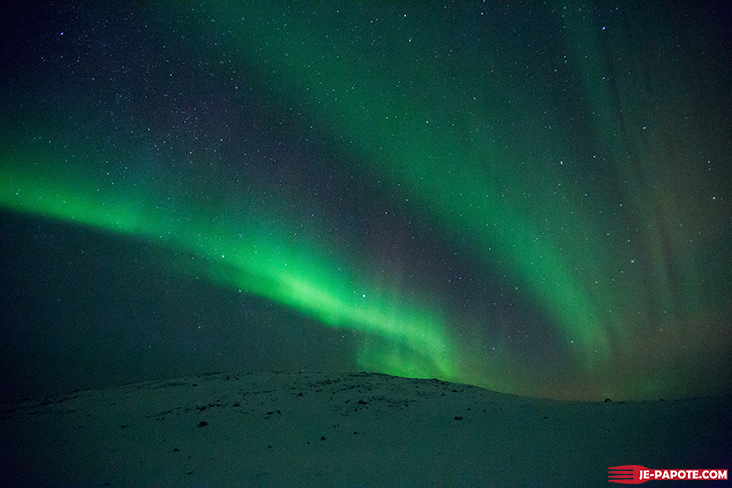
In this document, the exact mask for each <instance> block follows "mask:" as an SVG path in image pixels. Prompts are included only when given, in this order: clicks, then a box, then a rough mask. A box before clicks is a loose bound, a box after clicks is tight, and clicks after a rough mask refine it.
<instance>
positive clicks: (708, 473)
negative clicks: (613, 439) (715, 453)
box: [607, 464, 728, 485]
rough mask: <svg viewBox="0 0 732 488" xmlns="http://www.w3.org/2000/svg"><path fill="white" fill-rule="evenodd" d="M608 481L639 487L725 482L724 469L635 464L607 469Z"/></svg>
mask: <svg viewBox="0 0 732 488" xmlns="http://www.w3.org/2000/svg"><path fill="white" fill-rule="evenodd" d="M607 477H608V481H610V482H612V483H623V484H626V485H639V484H641V483H645V482H646V481H650V480H700V481H704V480H726V479H728V478H727V470H726V469H649V468H646V467H644V466H638V465H637V464H628V465H626V466H613V467H610V468H608V475H607Z"/></svg>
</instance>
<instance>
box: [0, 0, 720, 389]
mask: <svg viewBox="0 0 732 488" xmlns="http://www.w3.org/2000/svg"><path fill="white" fill-rule="evenodd" d="M239 3H241V5H240V4H239ZM547 3H548V5H542V4H540V3H539V2H517V3H513V2H486V3H477V2H476V3H472V2H471V3H469V4H468V2H466V3H462V2H460V3H444V4H442V3H436V2H413V3H409V2H364V3H361V2H344V3H337V2H336V3H331V4H328V5H325V4H321V3H319V2H318V3H315V4H313V3H310V2H303V3H297V4H295V3H286V2H259V1H255V2H230V3H229V2H211V3H202V4H201V3H194V2H181V3H172V4H169V3H155V2H150V3H149V4H148V3H147V2H140V3H134V4H132V5H127V6H121V5H118V4H117V2H113V3H112V4H111V5H96V4H94V5H91V4H83V3H79V4H73V3H72V4H65V5H41V4H38V3H29V4H28V5H25V6H22V5H8V4H4V6H3V7H2V9H3V12H1V13H0V18H2V20H1V21H0V22H2V29H1V31H0V32H2V34H1V35H2V39H3V42H2V48H1V49H2V58H1V59H0V62H1V63H2V72H3V75H2V76H1V77H0V83H2V97H0V124H1V127H2V131H1V132H0V137H2V142H1V143H0V245H1V246H2V249H3V253H2V254H3V255H2V258H0V266H1V267H0V273H2V283H1V284H0V286H1V288H0V293H1V295H0V314H1V315H0V317H2V319H1V322H2V323H1V324H0V348H2V350H1V351H0V356H1V357H2V359H0V367H1V368H2V370H3V371H4V373H3V375H2V384H0V386H1V387H3V390H4V391H5V392H6V394H7V395H23V394H32V393H38V392H44V391H51V390H53V389H54V388H55V389H64V388H83V387H91V386H103V385H106V384H112V383H118V382H125V381H141V380H145V379H158V378H164V377H168V376H175V375H183V374H195V373H200V372H202V371H211V370H227V369H235V370H260V369H266V370H288V371H298V370H301V369H304V370H319V371H360V370H368V371H377V372H381V373H388V374H393V375H403V376H412V377H427V378H432V377H437V378H440V379H443V380H449V381H457V382H462V383H469V384H474V385H478V386H481V387H485V388H490V389H494V390H498V391H502V392H508V393H514V394H521V395H532V396H541V397H551V398H565V399H603V398H605V397H611V398H613V399H621V398H622V399H656V398H659V397H667V398H669V397H682V396H691V395H699V394H707V393H718V392H729V391H730V389H731V387H732V327H731V326H732V299H730V297H731V296H732V293H731V292H732V190H730V188H732V171H731V169H732V117H731V114H730V111H731V109H730V107H732V95H731V94H730V90H729V87H730V86H731V85H732V77H731V76H730V75H731V73H732V70H731V67H730V59H732V32H731V27H730V26H732V7H730V5H729V4H728V3H726V2H722V1H718V2H713V1H712V2H699V3H697V2H660V1H658V2H654V1H651V2H623V3H620V2H602V4H601V5H595V4H586V3H584V2H547Z"/></svg>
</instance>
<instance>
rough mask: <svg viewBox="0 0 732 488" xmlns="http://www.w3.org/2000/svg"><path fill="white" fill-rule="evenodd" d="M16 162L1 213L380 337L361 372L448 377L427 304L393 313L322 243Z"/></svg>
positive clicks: (42, 162)
mask: <svg viewBox="0 0 732 488" xmlns="http://www.w3.org/2000/svg"><path fill="white" fill-rule="evenodd" d="M24 161H26V162H28V163H25V162H24V163H21V162H19V161H17V160H16V161H13V162H11V164H8V163H9V161H7V160H6V161H5V164H3V165H2V169H1V171H0V206H2V207H3V208H5V209H9V210H13V211H17V212H22V213H25V214H30V215H36V216H42V217H45V218H48V219H53V220H58V221H62V222H68V223H73V224H75V225H81V226H87V227H92V228H96V229H100V230H103V231H106V232H111V233H115V234H120V235H125V236H129V237H131V238H135V239H142V240H144V241H147V242H150V243H152V244H155V245H157V246H161V247H165V248H168V249H170V250H173V251H183V252H186V253H190V254H191V255H193V256H194V257H195V258H196V259H198V260H199V262H203V263H204V265H205V266H204V269H205V270H206V272H207V273H208V278H209V280H210V281H211V282H213V283H218V284H220V285H227V286H230V287H233V288H235V289H239V290H242V291H245V292H247V293H251V294H255V295H258V296H261V297H264V298H267V299H269V300H272V301H274V302H276V303H279V304H282V305H284V306H287V307H290V308H292V309H294V310H297V311H298V312H300V313H302V314H303V315H306V316H309V317H312V318H314V319H316V320H318V321H320V322H322V323H323V324H325V325H328V326H331V327H345V328H352V329H354V330H358V331H361V332H364V333H366V335H367V337H368V336H377V337H379V338H380V339H378V340H374V339H372V340H369V341H368V346H367V347H365V348H363V349H362V350H361V352H360V360H361V362H362V363H363V364H364V365H366V364H368V365H371V366H373V367H375V368H376V367H379V365H382V366H383V364H382V360H381V359H380V358H381V357H389V358H391V359H390V364H391V366H390V367H388V368H387V370H388V371H391V372H395V371H399V372H402V373H409V375H411V376H424V377H441V378H446V379H450V378H452V379H454V378H456V377H457V374H456V372H455V371H454V367H453V364H454V362H455V361H454V358H455V355H456V354H457V352H458V351H456V350H455V349H454V346H453V345H452V343H451V341H450V338H449V336H448V335H447V334H446V332H445V330H444V320H443V319H442V318H441V316H440V313H439V312H438V311H437V310H435V308H434V307H430V306H427V305H426V303H420V301H419V300H414V301H413V303H412V304H411V305H401V306H399V307H395V306H394V304H395V303H396V302H397V301H396V300H395V299H394V297H391V296H389V293H387V292H384V291H380V290H377V289H374V288H370V287H369V285H368V284H364V283H360V282H359V281H360V280H358V279H357V278H356V277H355V276H352V275H350V274H349V273H347V272H345V271H341V270H345V269H346V268H345V266H344V265H343V264H342V263H341V264H338V263H337V262H336V260H335V259H333V258H325V257H324V256H326V255H332V254H333V253H328V250H327V249H326V248H325V247H324V245H323V244H321V243H314V241H308V240H307V238H301V239H299V240H297V241H293V239H292V238H290V239H289V240H288V239H287V238H285V237H284V234H285V232H286V230H283V229H279V230H277V231H276V232H261V229H263V228H266V227H265V223H266V222H267V221H268V220H269V219H271V218H272V216H264V215H258V216H255V215H253V214H252V213H250V212H247V211H246V209H245V208H241V209H239V210H238V211H237V212H231V214H230V215H227V216H225V217H224V218H219V219H213V218H210V217H211V216H209V217H207V216H206V211H205V210H204V209H202V208H196V207H195V206H194V205H192V204H190V203H188V205H183V207H188V211H187V212H186V215H189V216H193V217H192V218H177V217H176V216H175V214H173V213H171V210H172V209H165V208H161V207H160V206H159V205H158V204H159V203H160V202H158V201H156V200H155V195H154V194H155V193H156V192H158V193H159V189H155V188H151V189H148V193H149V194H147V195H146V194H144V192H141V191H139V190H136V189H135V188H136V187H135V186H132V185H118V188H117V189H116V191H104V192H102V191H100V190H99V188H100V185H101V182H99V181H96V182H95V181H93V180H92V179H90V178H88V175H85V174H84V172H83V171H78V170H76V169H75V168H70V167H68V166H66V167H65V168H64V170H63V171H61V170H60V169H59V168H61V166H60V165H59V164H58V163H56V162H55V161H53V159H52V158H50V157H46V156H44V155H42V154H35V155H27V156H26V157H25V159H24ZM22 168H33V169H34V171H27V170H25V169H22ZM39 168H42V169H39ZM72 175H73V176H72ZM77 175H84V176H86V179H83V178H82V179H80V178H78V177H77ZM141 202H149V203H141ZM181 205H182V203H181V202H180V201H179V202H177V203H176V206H178V207H179V209H180V207H181ZM268 217H269V218H268ZM279 221H280V222H281V223H282V220H281V219H279ZM290 228H295V226H294V225H291V226H290ZM230 229H235V230H234V231H232V230H230ZM314 246H315V247H317V248H318V249H319V252H318V251H315V250H314V249H313V247H314ZM331 251H332V249H331ZM177 271H179V272H181V273H183V274H191V273H195V272H197V271H198V272H200V265H198V264H197V265H195V266H194V263H191V266H189V267H185V266H183V267H181V268H180V269H178V270H177ZM395 349H398V350H400V351H402V354H401V355H400V356H399V360H398V361H397V360H396V359H395V358H394V357H393V351H394V350H395Z"/></svg>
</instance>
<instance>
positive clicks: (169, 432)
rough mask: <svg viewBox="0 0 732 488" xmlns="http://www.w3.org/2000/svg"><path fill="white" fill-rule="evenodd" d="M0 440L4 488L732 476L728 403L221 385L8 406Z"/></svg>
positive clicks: (1, 417)
mask: <svg viewBox="0 0 732 488" xmlns="http://www.w3.org/2000/svg"><path fill="white" fill-rule="evenodd" d="M0 443H1V446H2V447H1V448H0V485H2V486H7V485H28V484H30V485H43V486H61V485H62V486H152V485H155V486H203V485H206V486H271V485H280V486H281V485H285V486H294V485H300V486H302V485H304V486H384V485H388V486H395V485H399V486H466V485H467V486H565V487H566V486H602V485H609V486H622V485H616V484H608V482H607V469H608V467H610V466H616V465H624V464H640V465H643V466H646V467H649V468H659V469H660V468H727V469H730V468H732V396H721V397H710V398H699V399H689V400H677V401H670V400H667V401H655V402H627V403H622V402H602V403H590V402H559V401H550V400H537V399H530V398H522V397H516V396H511V395H503V394H499V393H495V392H490V391H487V390H483V389H480V388H476V387H471V386H466V385H459V384H453V383H445V382H441V381H437V380H416V379H406V378H397V377H392V376H386V375H380V374H374V373H361V374H352V375H337V374H325V373H271V372H270V373H251V374H226V373H223V374H220V373H216V374H207V375H200V376H196V377H190V378H182V379H176V380H172V381H167V382H152V383H142V384H135V385H125V386H120V387H114V388H107V389H98V390H84V391H79V392H75V393H72V394H70V395H66V396H60V397H55V398H52V399H48V400H46V401H42V402H38V401H26V402H22V403H18V404H14V405H4V406H2V408H1V409H0ZM651 483H657V484H660V483H668V482H663V481H654V482H651ZM671 483H672V484H673V486H675V487H678V486H681V484H682V483H683V482H677V481H675V482H671ZM727 483H730V482H727ZM689 486H704V484H703V483H701V482H694V483H689ZM724 486H727V484H724Z"/></svg>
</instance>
